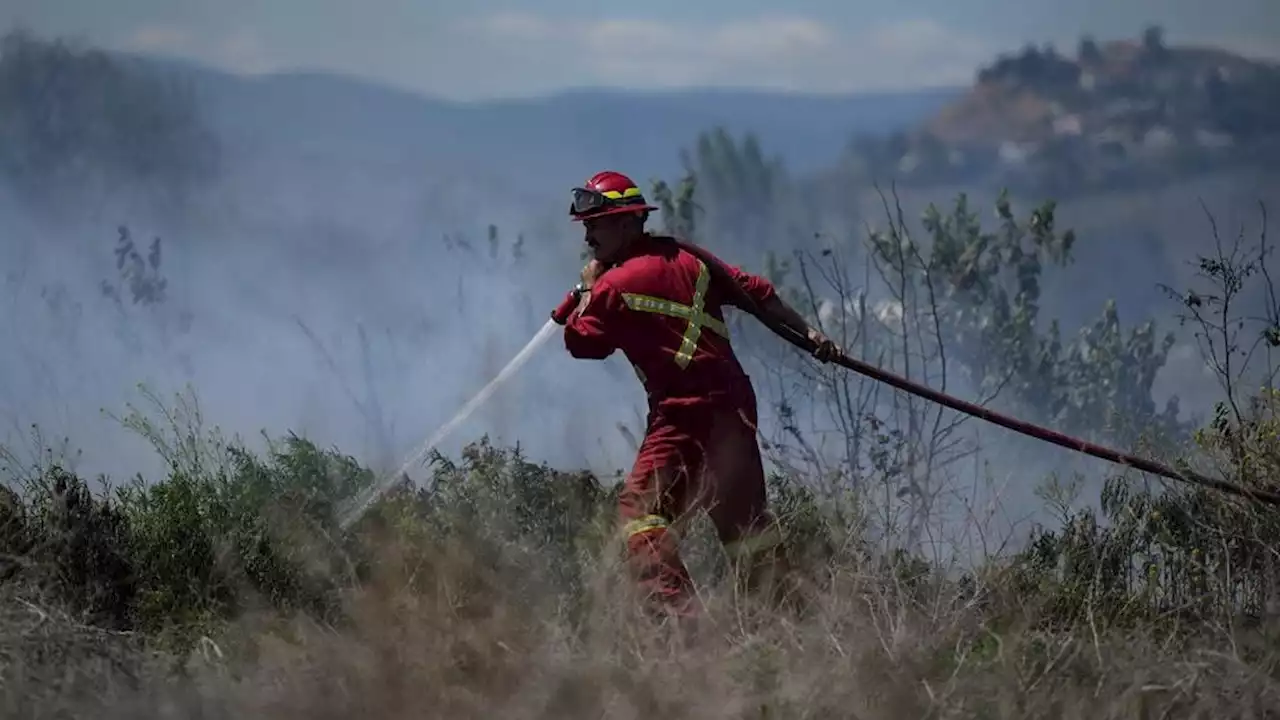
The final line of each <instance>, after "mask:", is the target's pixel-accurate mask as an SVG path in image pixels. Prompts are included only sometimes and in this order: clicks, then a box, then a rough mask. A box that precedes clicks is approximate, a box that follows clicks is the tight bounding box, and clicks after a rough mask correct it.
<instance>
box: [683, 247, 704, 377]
mask: <svg viewBox="0 0 1280 720" xmlns="http://www.w3.org/2000/svg"><path fill="white" fill-rule="evenodd" d="M710 284H711V273H710V272H708V271H707V266H706V264H704V263H703V262H702V261H698V280H697V282H696V283H695V284H694V286H693V308H691V310H690V313H689V315H690V316H691V317H690V318H689V325H688V327H686V328H685V329H684V339H683V340H682V341H681V343H680V351H679V352H677V353H676V364H677V365H679V366H680V367H685V366H686V365H688V364H689V362H690V361H691V360H693V351H694V350H697V349H698V338H700V337H702V325H703V318H705V317H707V314H706V313H704V312H702V308H703V306H704V305H705V304H706V301H707V286H708V285H710Z"/></svg>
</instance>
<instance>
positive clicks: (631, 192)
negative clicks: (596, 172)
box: [600, 187, 640, 200]
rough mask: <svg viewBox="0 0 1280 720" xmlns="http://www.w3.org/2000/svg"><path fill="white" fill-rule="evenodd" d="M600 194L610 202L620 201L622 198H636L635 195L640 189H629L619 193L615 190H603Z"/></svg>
mask: <svg viewBox="0 0 1280 720" xmlns="http://www.w3.org/2000/svg"><path fill="white" fill-rule="evenodd" d="M600 194H601V195H603V196H605V197H607V198H609V199H610V200H621V199H622V198H629V197H636V196H637V195H639V194H640V188H638V187H629V188H627V189H626V190H623V191H621V192H619V191H617V190H605V191H604V192H601V193H600Z"/></svg>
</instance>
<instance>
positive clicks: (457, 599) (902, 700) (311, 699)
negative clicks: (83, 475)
mask: <svg viewBox="0 0 1280 720" xmlns="http://www.w3.org/2000/svg"><path fill="white" fill-rule="evenodd" d="M466 550H467V548H465V547H461V546H454V547H451V548H449V547H446V546H441V545H434V546H432V547H430V548H427V547H406V546H403V545H400V546H397V545H395V544H388V545H385V546H383V548H382V551H381V555H380V558H379V569H378V570H377V571H376V573H375V575H374V577H373V579H372V580H371V581H369V582H366V583H363V584H362V585H361V586H359V587H353V588H351V589H349V590H348V591H347V592H346V596H345V601H344V605H345V607H346V610H347V613H346V620H345V621H344V622H342V623H339V624H337V625H329V626H326V625H321V624H319V623H317V622H315V621H312V620H309V619H306V618H304V617H295V618H286V617H282V616H280V615H279V614H276V613H272V612H262V613H249V614H247V615H245V616H243V617H241V618H239V619H238V620H237V621H236V622H235V623H233V625H232V626H231V627H230V628H229V629H228V630H227V631H226V632H225V633H223V634H220V635H219V636H218V638H217V639H216V640H210V639H205V640H204V641H202V642H200V643H199V644H198V645H197V648H196V650H195V652H193V653H192V654H191V655H190V657H188V658H186V662H185V663H182V662H179V661H178V659H177V658H175V657H173V656H168V655H165V654H163V653H156V652H150V651H148V650H147V649H146V646H145V644H144V643H142V642H141V639H140V638H138V637H136V636H133V635H129V634H123V633H107V632H103V631H100V630H94V629H90V628H86V627H84V626H81V625H78V624H77V623H75V622H73V621H72V620H71V619H70V618H68V617H66V616H62V615H59V614H57V613H55V612H53V611H52V610H49V609H48V608H47V607H43V606H41V605H40V604H39V603H35V602H32V601H29V600H25V599H23V598H21V597H20V596H18V595H16V594H15V593H9V594H8V595H7V596H6V597H5V601H4V604H3V620H2V621H0V622H2V624H0V632H3V634H4V637H3V640H2V641H0V648H2V649H0V652H2V653H3V658H4V668H3V689H4V701H3V707H4V709H5V713H6V716H7V717H25V718H46V717H48V718H52V717H69V718H79V717H84V718H89V717H93V718H106V717H111V718H114V717H130V718H140V717H156V718H169V717H174V718H177V717H202V718H220V717H227V718H232V717H236V718H242V717H254V718H317V719H319V718H356V717H378V718H410V717H412V718H428V717H442V718H471V717H476V718H496V717H501V718H544V717H546V718H553V717H554V718H565V717H575V718H576V717H584V718H585V717H591V718H602V717H604V718H653V717H673V718H684V717H690V718H694V717H696V718H791V717H795V718H800V717H831V718H864V719H872V718H926V717H927V718H1013V717H1017V718H1086V717H1087V718H1090V720H1100V719H1101V718H1144V717H1151V718H1157V717H1215V718H1222V717H1256V718H1262V717H1274V716H1276V711H1275V710H1273V709H1272V708H1280V685H1278V684H1277V677H1278V676H1277V672H1276V667H1277V666H1276V664H1275V657H1274V654H1275V652H1276V647H1277V646H1276V644H1275V643H1274V642H1267V641H1265V637H1266V635H1265V634H1264V628H1263V627H1260V626H1255V627H1252V628H1249V629H1238V628H1237V629H1235V630H1232V631H1222V630H1219V631H1215V632H1207V631H1206V632H1204V633H1199V634H1191V635H1187V634H1186V633H1185V632H1174V631H1172V630H1170V631H1169V632H1168V635H1167V636H1161V634H1160V632H1159V630H1158V629H1157V626H1152V627H1148V628H1139V629H1130V630H1124V629H1120V628H1112V629H1110V630H1100V629H1099V628H1098V627H1097V624H1096V623H1092V622H1083V623H1080V624H1078V625H1076V626H1070V627H1058V628H1054V629H1047V628H1043V627H1039V623H1038V622H1037V617H1036V615H1035V612H1034V610H1033V609H1032V608H1029V607H1020V606H1018V605H1017V604H1015V603H1014V602H1012V600H1014V599H1013V598H1009V597H1004V596H1002V595H1001V590H1000V588H1001V585H1000V583H999V580H998V577H999V576H998V575H992V576H991V577H992V578H993V579H992V580H991V581H990V582H991V585H990V587H981V588H978V590H976V591H975V590H973V589H966V590H965V591H963V592H960V591H958V590H957V587H956V586H955V585H951V584H948V583H942V582H938V583H931V584H930V585H929V587H927V588H924V589H921V588H907V587H904V586H902V585H901V584H900V583H897V582H893V581H891V580H888V579H886V578H885V576H884V575H883V574H882V573H878V572H875V571H873V570H870V569H865V568H860V567H858V566H857V565H856V564H853V563H850V564H848V565H847V566H830V567H828V568H827V569H826V570H827V577H826V578H824V583H823V584H824V586H825V587H823V588H822V589H818V590H815V591H814V594H813V595H812V596H811V597H810V598H809V600H810V602H809V604H808V605H807V607H806V609H805V610H804V611H803V612H801V611H794V612H782V611H770V610H768V609H764V608H760V607H757V606H755V605H754V604H753V602H752V601H751V600H750V599H746V598H734V597H731V596H730V594H729V593H728V591H727V590H725V589H722V588H720V589H717V588H710V589H708V593H709V595H708V604H709V613H708V616H707V618H706V621H704V622H703V623H702V624H700V626H699V627H698V628H696V629H693V630H692V631H691V630H690V629H689V628H682V627H678V626H673V625H659V624H656V623H654V622H653V621H650V620H648V619H646V618H645V617H644V616H642V615H641V614H640V613H638V612H633V611H632V610H633V609H634V608H635V607H636V605H635V604H634V603H631V602H629V600H628V598H627V597H626V594H625V590H624V586H623V585H622V584H621V583H620V582H619V579H620V575H619V572H618V568H617V566H616V563H611V562H604V563H596V566H595V567H594V568H593V570H592V572H591V574H590V575H591V580H590V583H589V585H590V590H589V591H588V592H587V593H586V594H587V596H588V598H589V601H588V602H587V603H586V605H585V607H586V609H585V611H583V612H581V613H580V614H578V615H577V616H575V615H574V613H573V612H572V611H570V610H569V609H567V608H566V607H564V606H563V605H562V604H561V602H562V598H563V596H562V595H561V594H558V593H556V592H553V588H550V587H546V586H545V584H544V586H543V588H542V589H541V590H531V588H536V587H537V585H538V583H537V578H536V574H537V572H538V568H536V567H530V568H529V569H528V576H527V577H517V578H511V577H506V576H504V575H506V574H509V573H503V572H499V571H496V570H495V569H494V568H493V567H492V565H491V564H489V563H487V562H481V561H479V560H476V559H473V558H471V555H470V554H469V553H468V552H466ZM1170 627H1172V626H1170ZM1271 637H1275V635H1272V636H1271Z"/></svg>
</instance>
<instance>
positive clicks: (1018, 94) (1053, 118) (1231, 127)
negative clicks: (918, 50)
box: [847, 28, 1280, 195]
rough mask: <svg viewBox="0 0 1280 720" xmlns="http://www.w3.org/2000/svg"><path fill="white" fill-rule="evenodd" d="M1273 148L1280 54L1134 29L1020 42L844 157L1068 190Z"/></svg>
mask: <svg viewBox="0 0 1280 720" xmlns="http://www.w3.org/2000/svg"><path fill="white" fill-rule="evenodd" d="M1277 158H1280V65H1277V64H1274V63H1267V62H1261V61H1257V60H1251V59H1248V58H1244V57H1241V56H1239V55H1234V54H1232V53H1229V52H1226V51H1223V50H1219V49H1212V48H1199V47H1171V46H1167V45H1166V44H1165V43H1164V40H1163V37H1162V34H1161V32H1160V31H1159V29H1158V28H1150V29H1148V30H1147V31H1146V33H1145V34H1144V35H1143V37H1142V38H1141V39H1138V40H1117V41H1110V42H1105V43H1098V42H1096V41H1094V40H1092V39H1089V38H1085V39H1083V40H1081V42H1080V45H1079V48H1078V49H1077V52H1076V54H1075V56H1074V57H1068V56H1065V55H1062V54H1060V53H1058V52H1057V51H1056V50H1054V49H1053V48H1051V47H1047V48H1042V49H1041V48H1035V47H1030V46H1029V47H1027V48H1025V49H1024V50H1023V51H1022V52H1020V53H1018V54H1015V55H1006V56H1002V57H999V58H997V59H996V60H995V61H994V62H993V63H992V64H990V65H989V66H987V67H984V68H982V69H981V70H980V71H979V72H978V74H977V78H976V82H975V83H974V85H973V87H971V88H970V89H969V90H968V91H967V92H965V93H963V94H962V95H960V96H958V97H956V98H955V99H954V100H952V101H951V102H949V103H948V104H947V105H946V106H945V107H943V108H942V109H941V111H940V112H939V113H937V115H935V116H934V117H933V118H931V119H930V120H928V121H927V122H924V123H922V124H921V125H919V126H918V127H916V128H913V129H911V130H907V131H903V132H901V133H895V134H893V135H891V136H890V137H889V138H887V139H883V138H871V137H863V138H860V139H858V140H857V141H855V143H854V144H853V145H852V147H851V151H850V153H849V156H848V158H847V164H849V165H852V166H854V167H860V168H861V169H863V170H864V171H867V172H874V173H881V174H893V175H896V176H899V177H900V178H903V179H905V180H907V181H915V182H919V183H936V182H956V181H962V182H963V181H970V180H974V179H977V178H985V179H987V180H989V181H991V182H993V183H996V184H1017V185H1022V186H1026V187H1036V188H1038V189H1039V190H1040V191H1042V192H1044V193H1048V194H1054V195H1063V194H1071V193H1076V192H1088V191H1090V190H1097V189H1109V188H1115V187H1118V186H1134V185H1143V184H1149V183H1151V182H1155V183H1157V184H1158V183H1161V182H1164V181H1165V180H1166V179H1167V178H1168V176H1169V174H1170V173H1171V172H1172V173H1176V174H1180V175H1187V174H1196V173H1202V172H1208V171H1213V170H1219V169H1222V168H1224V167H1230V166H1233V165H1238V164H1242V163H1247V164H1255V165H1257V164H1267V163H1272V162H1274V160H1275V159H1277Z"/></svg>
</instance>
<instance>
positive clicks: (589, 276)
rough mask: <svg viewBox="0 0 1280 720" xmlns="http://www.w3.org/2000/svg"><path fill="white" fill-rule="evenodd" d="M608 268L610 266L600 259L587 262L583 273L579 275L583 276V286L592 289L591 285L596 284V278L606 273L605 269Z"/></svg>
mask: <svg viewBox="0 0 1280 720" xmlns="http://www.w3.org/2000/svg"><path fill="white" fill-rule="evenodd" d="M608 269H609V268H608V267H606V266H605V264H604V263H602V262H600V261H599V260H592V261H591V262H589V263H587V264H586V265H585V266H584V267H583V268H582V274H581V275H580V276H579V277H581V278H582V286H583V287H584V288H586V289H588V290H590V289H591V286H592V285H594V284H595V282H596V280H597V279H598V278H599V277H600V276H601V275H603V274H604V271H605V270H608Z"/></svg>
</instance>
